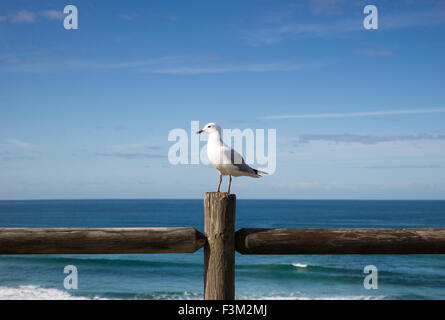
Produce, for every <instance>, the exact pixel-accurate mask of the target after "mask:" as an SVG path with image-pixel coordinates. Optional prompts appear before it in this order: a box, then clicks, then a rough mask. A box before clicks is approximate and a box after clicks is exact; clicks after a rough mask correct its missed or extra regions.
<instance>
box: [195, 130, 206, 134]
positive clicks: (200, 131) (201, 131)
mask: <svg viewBox="0 0 445 320" xmlns="http://www.w3.org/2000/svg"><path fill="white" fill-rule="evenodd" d="M203 132H204V130H199V131H198V132H196V133H197V134H200V133H203Z"/></svg>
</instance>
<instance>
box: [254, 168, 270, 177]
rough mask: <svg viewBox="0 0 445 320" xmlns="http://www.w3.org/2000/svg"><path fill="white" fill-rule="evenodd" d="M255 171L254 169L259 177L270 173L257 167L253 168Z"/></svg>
mask: <svg viewBox="0 0 445 320" xmlns="http://www.w3.org/2000/svg"><path fill="white" fill-rule="evenodd" d="M253 171H254V172H255V174H256V175H257V176H259V177H261V175H263V174H268V173H267V172H265V171H261V170H257V169H253Z"/></svg>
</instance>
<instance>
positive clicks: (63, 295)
mask: <svg viewBox="0 0 445 320" xmlns="http://www.w3.org/2000/svg"><path fill="white" fill-rule="evenodd" d="M94 299H98V298H97V297H95V298H94ZM0 300H89V298H87V297H82V296H73V295H71V294H70V293H68V292H66V291H63V290H58V289H53V288H41V287H39V286H35V285H26V286H19V287H0Z"/></svg>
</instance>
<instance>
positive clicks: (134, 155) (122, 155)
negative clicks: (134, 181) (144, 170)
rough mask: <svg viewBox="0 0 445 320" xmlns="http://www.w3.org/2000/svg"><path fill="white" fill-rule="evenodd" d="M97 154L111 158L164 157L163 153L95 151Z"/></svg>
mask: <svg viewBox="0 0 445 320" xmlns="http://www.w3.org/2000/svg"><path fill="white" fill-rule="evenodd" d="M96 155H97V156H101V157H112V158H121V159H126V160H134V159H153V158H164V157H165V156H164V155H160V154H152V153H137V152H134V153H121V152H116V153H96Z"/></svg>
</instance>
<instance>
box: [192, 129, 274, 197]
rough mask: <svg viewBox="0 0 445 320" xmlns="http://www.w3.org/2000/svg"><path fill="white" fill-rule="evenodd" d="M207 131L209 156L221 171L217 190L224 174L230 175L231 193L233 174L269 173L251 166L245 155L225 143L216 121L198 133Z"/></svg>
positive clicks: (254, 176) (255, 176)
mask: <svg viewBox="0 0 445 320" xmlns="http://www.w3.org/2000/svg"><path fill="white" fill-rule="evenodd" d="M203 132H205V133H207V134H208V135H209V139H208V141H207V156H208V158H209V160H210V162H211V163H212V165H213V166H214V167H215V168H216V170H218V171H219V184H218V190H217V192H220V191H219V189H220V187H221V181H222V176H229V188H228V190H227V192H228V193H230V185H231V184H232V176H233V177H239V176H248V177H253V178H259V177H261V175H260V174H267V172H264V171H259V170H257V169H253V168H251V167H250V166H249V165H247V164H246V163H245V162H244V159H243V157H242V156H241V155H240V154H239V153H238V152H236V151H235V150H233V149H232V148H230V147H228V146H227V145H225V144H224V142H223V141H222V140H221V128H220V126H218V125H217V124H216V123H213V122H210V123H207V124H206V125H205V126H204V128H202V129H201V130H199V131H198V132H197V133H198V134H201V133H203Z"/></svg>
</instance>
